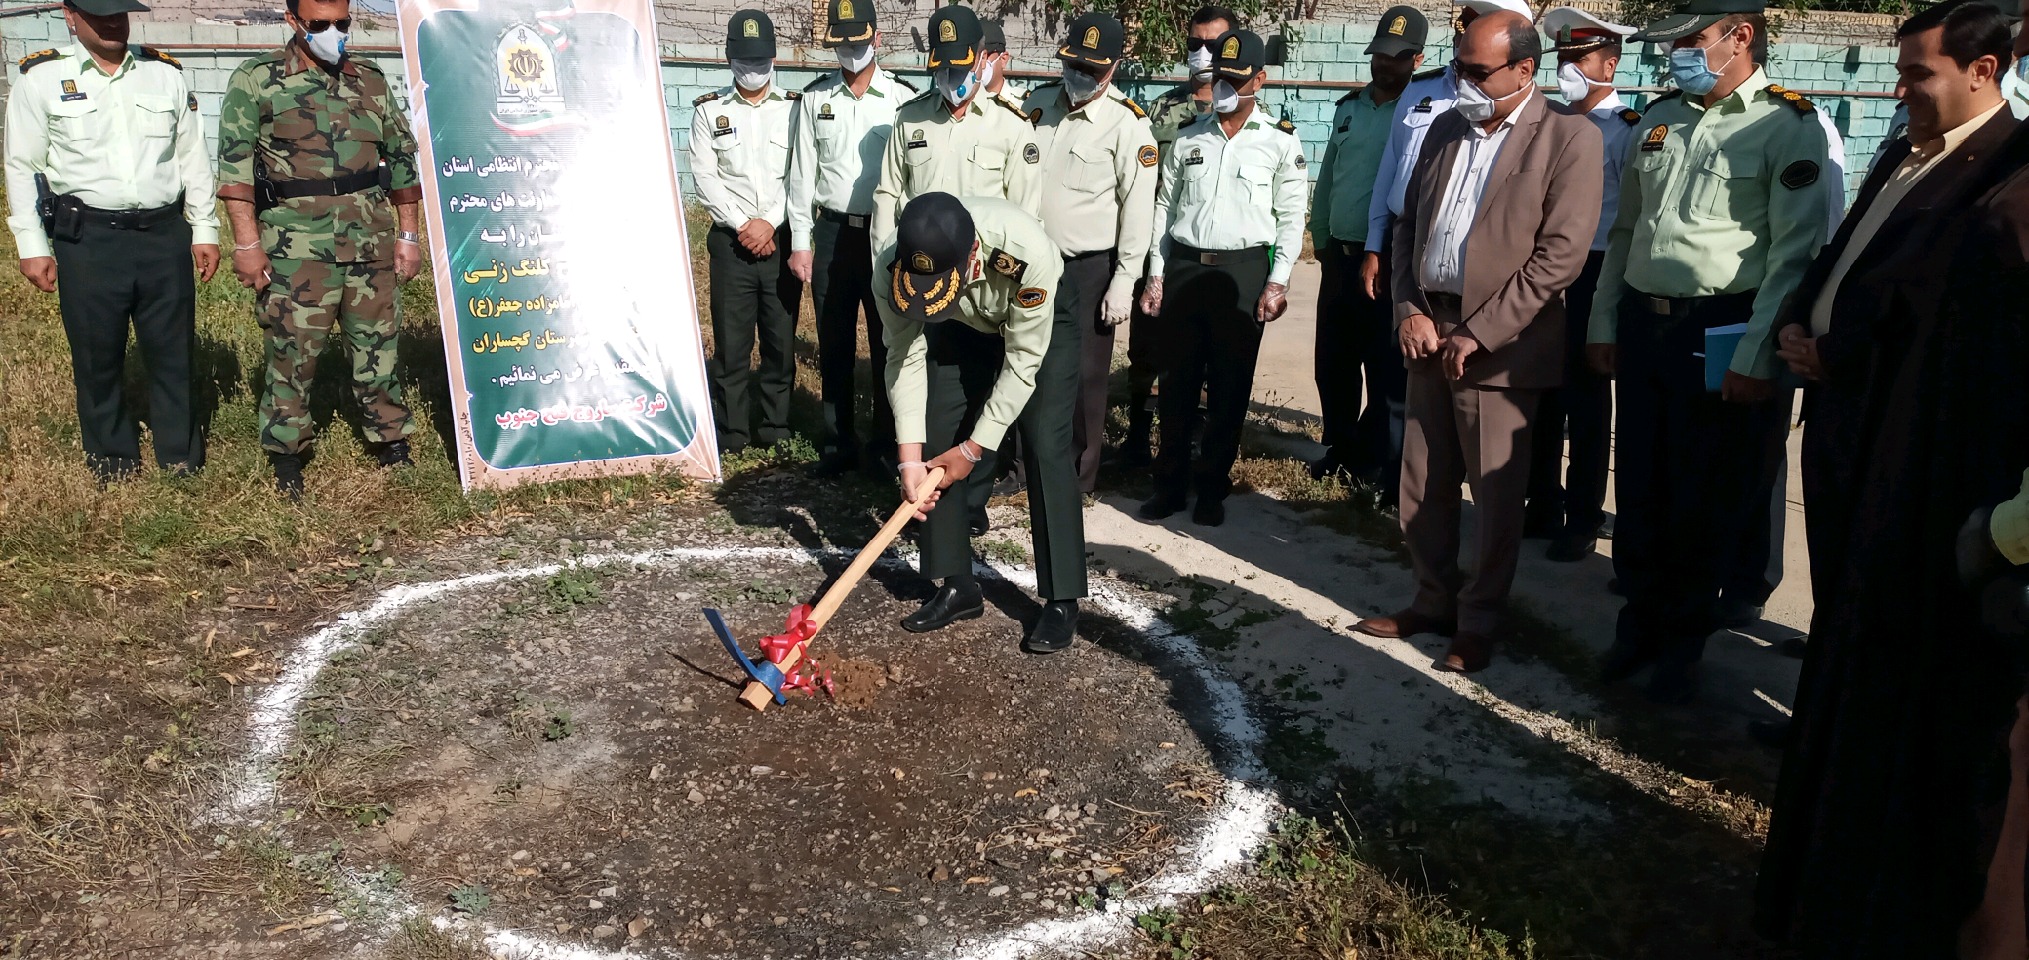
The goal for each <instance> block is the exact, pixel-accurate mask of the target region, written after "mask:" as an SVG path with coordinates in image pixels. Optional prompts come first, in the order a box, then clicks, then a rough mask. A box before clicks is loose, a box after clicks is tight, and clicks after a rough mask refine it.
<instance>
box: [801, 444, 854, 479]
mask: <svg viewBox="0 0 2029 960" xmlns="http://www.w3.org/2000/svg"><path fill="white" fill-rule="evenodd" d="M859 465H860V458H859V454H857V453H854V452H853V451H852V450H850V449H846V450H826V451H825V452H824V454H823V455H822V456H819V457H818V458H817V463H816V464H815V465H814V466H812V467H811V468H810V475H811V476H813V477H816V478H817V479H819V480H834V479H837V478H839V477H842V476H845V475H846V474H847V473H850V472H852V471H853V470H855V469H857V468H858V467H859Z"/></svg>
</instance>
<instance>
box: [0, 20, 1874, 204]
mask: <svg viewBox="0 0 2029 960" xmlns="http://www.w3.org/2000/svg"><path fill="white" fill-rule="evenodd" d="M6 6H10V5H9V4H0V10H4V9H5V7H6ZM11 6H19V4H11ZM1291 26H1292V30H1293V31H1294V32H1300V34H1301V35H1300V37H1297V38H1295V40H1294V42H1293V43H1292V44H1291V45H1290V48H1289V58H1290V62H1288V63H1286V64H1284V65H1283V66H1282V67H1280V68H1278V69H1277V71H1276V72H1275V77H1276V79H1277V80H1279V81H1285V82H1283V83H1281V84H1279V85H1271V87H1270V89H1269V90H1268V91H1267V92H1266V93H1264V94H1263V95H1262V98H1261V101H1260V102H1261V104H1262V106H1263V107H1264V108H1265V109H1267V110H1268V111H1269V112H1270V113H1272V114H1274V115H1276V116H1279V117H1287V118H1288V119H1290V120H1292V121H1295V123H1296V124H1297V127H1298V130H1299V134H1300V135H1301V136H1302V137H1303V138H1304V149H1305V152H1306V153H1307V154H1309V156H1310V158H1311V160H1312V161H1313V163H1312V164H1311V169H1313V170H1314V169H1316V164H1315V162H1314V161H1316V160H1317V159H1318V158H1319V157H1320V155H1321V154H1322V152H1323V149H1324V139H1323V138H1324V133H1325V129H1326V127H1327V125H1328V124H1329V122H1330V119H1331V115H1332V110H1333V107H1334V105H1335V104H1336V103H1337V101H1338V99H1339V98H1340V97H1342V96H1344V95H1345V93H1346V89H1347V88H1345V87H1331V86H1309V85H1305V84H1308V83H1336V84H1350V83H1356V82H1364V81H1365V80H1366V79H1367V57H1366V55H1365V54H1364V53H1362V52H1361V51H1363V50H1364V49H1365V48H1366V42H1367V39H1368V38H1369V36H1370V35H1371V33H1372V28H1371V27H1370V26H1364V25H1337V24H1321V23H1304V24H1300V25H1297V24H1292V25H1291ZM284 35H285V34H284V28H282V27H280V26H245V27H240V26H217V25H205V24H165V23H141V24H136V30H135V37H134V39H135V41H136V42H139V43H154V44H162V45H165V46H168V47H170V48H171V49H172V51H173V52H174V54H175V55H176V56H177V57H178V58H179V59H181V60H182V61H183V63H184V65H185V67H186V69H187V70H188V71H189V74H190V77H191V81H192V85H193V86H194V87H195V88H196V90H197V96H198V107H199V109H200V111H201V112H202V113H203V114H204V116H205V118H206V120H207V123H206V128H207V136H214V135H215V130H216V123H217V117H218V108H219V101H220V100H221V99H222V98H223V96H224V93H225V84H226V80H227V79H228V78H229V77H230V76H231V74H232V70H233V68H234V67H235V66H237V65H238V64H239V63H240V61H242V60H244V59H246V58H247V57H248V56H250V55H252V52H253V50H252V49H248V48H258V47H260V46H265V45H268V44H274V43H279V42H280V40H281V38H282V37H283V36H284ZM68 42H69V40H68V37H67V35H66V33H65V29H64V26H63V19H62V17H61V16H59V15H57V14H55V13H35V14H28V15H20V16H11V17H7V18H5V19H0V56H4V57H5V58H6V60H7V61H9V62H11V61H13V60H15V59H18V58H20V57H22V56H25V55H27V54H28V53H31V52H33V51H36V50H40V49H43V48H45V47H52V46H61V45H64V44H66V43H68ZM396 42H397V40H396V37H395V36H394V35H393V34H392V33H391V32H386V31H362V32H361V33H359V34H356V35H355V36H354V38H353V43H354V45H355V47H363V48H372V47H383V46H384V47H392V46H394V45H395V44H396ZM232 48H238V49H232ZM1636 49H1644V48H1636ZM663 52H664V55H665V56H667V57H672V58H678V59H672V60H666V61H665V62H664V64H663V68H662V81H663V88H664V95H665V98H666V99H667V101H668V103H669V125H670V130H671V133H672V137H673V140H674V142H675V146H676V151H677V164H678V168H679V169H682V168H683V167H684V166H685V164H684V147H685V141H686V140H687V139H689V130H690V110H691V101H692V100H694V99H696V98H697V97H698V96H699V95H701V94H704V93H708V92H710V91H713V90H717V89H719V88H721V87H724V86H726V85H727V84H729V83H730V82H731V81H730V79H729V78H728V76H727V73H726V69H725V67H724V65H723V64H722V63H721V62H719V60H718V58H719V53H718V52H717V50H715V49H714V48H711V47H696V46H687V45H686V46H672V47H666V48H665V50H664V51H663ZM365 55H366V56H370V57H372V58H373V59H375V60H377V61H379V62H381V63H382V65H383V68H384V69H385V70H386V71H387V73H388V75H389V76H390V77H392V78H394V80H395V81H396V87H397V89H398V90H401V89H402V88H403V83H402V70H401V64H400V63H399V57H398V56H397V55H395V54H393V53H391V52H369V53H366V54H365ZM822 55H823V54H822V51H813V52H812V56H813V57H821V56H822ZM1450 57H1451V51H1450V48H1449V47H1448V46H1443V45H1433V46H1432V47H1431V48H1429V49H1428V50H1427V51H1426V53H1425V62H1426V63H1427V64H1430V65H1432V66H1435V65H1439V64H1443V63H1445V62H1446V61H1448V60H1449V59H1450ZM1894 59H1895V51H1894V50H1893V49H1892V48H1889V47H1858V46H1852V47H1833V46H1819V45H1813V44H1777V45H1776V46H1775V47H1774V48H1773V50H1772V51H1771V55H1770V61H1769V64H1768V74H1769V77H1770V78H1771V79H1772V80H1774V81H1775V82H1777V83H1781V84H1784V85H1786V86H1789V87H1793V88H1795V89H1799V90H1812V91H1831V90H1837V91H1849V92H1850V93H1848V94H1847V95H1839V94H1829V95H1828V94H1822V93H1814V94H1813V95H1812V99H1813V100H1814V101H1815V102H1816V103H1817V104H1818V106H1819V108H1820V109H1822V110H1824V111H1826V113H1827V114H1828V115H1829V116H1830V117H1831V118H1832V119H1833V121H1834V123H1835V125H1836V126H1837V127H1838V129H1839V131H1840V132H1841V134H1842V135H1843V136H1844V137H1845V141H1846V157H1847V164H1846V182H1847V190H1848V192H1849V193H1850V192H1851V191H1853V190H1856V189H1857V188H1858V186H1859V183H1860V178H1861V176H1862V175H1863V174H1864V172H1865V170H1866V162H1867V159H1868V158H1869V157H1871V156H1873V154H1874V150H1875V148H1876V147H1877V146H1879V144H1880V141H1881V138H1882V137H1883V136H1884V135H1885V134H1886V133H1887V130H1888V120H1889V117H1890V115H1892V114H1893V113H1894V112H1895V101H1894V100H1893V99H1891V98H1889V97H1886V96H1882V95H1881V94H1885V93H1887V92H1888V91H1890V90H1892V89H1893V87H1894V82H1895V71H1894ZM1664 61H1665V58H1664V57H1663V56H1661V55H1657V54H1653V53H1651V54H1646V55H1635V56H1628V57H1624V58H1622V61H1621V71H1620V75H1619V78H1618V79H1619V82H1620V84H1621V86H1622V87H1623V88H1638V87H1644V86H1649V87H1653V86H1654V85H1656V84H1657V82H1658V79H1659V78H1660V77H1661V75H1662V71H1663V67H1664ZM1018 66H1031V67H1034V68H1036V69H1038V70H1053V69H1054V65H1053V64H1041V63H1039V64H1032V65H1018ZM897 69H898V70H899V72H901V73H902V74H903V75H904V76H907V77H908V78H909V79H910V81H911V82H912V83H915V84H916V85H917V86H919V87H924V88H927V87H928V83H927V81H926V80H925V78H924V76H923V73H922V71H921V70H919V69H915V68H912V67H897ZM823 72H826V71H824V70H820V69H817V68H814V67H813V68H794V67H785V68H783V70H782V72H781V82H782V83H783V84H784V85H785V86H788V87H791V88H796V89H800V88H802V87H803V86H804V85H805V84H808V83H810V82H811V81H812V80H814V79H816V78H817V77H818V76H820V75H821V74H822V73H823ZM1540 79H1541V81H1542V82H1543V83H1545V84H1554V80H1555V78H1554V76H1553V74H1552V72H1551V71H1549V70H1545V71H1543V73H1542V75H1541V77H1540ZM1024 82H1027V83H1029V84H1031V85H1033V84H1034V83H1037V82H1040V78H1032V79H1025V80H1024ZM1173 82H1174V81H1168V82H1163V81H1148V82H1131V83H1124V84H1123V85H1122V86H1123V89H1125V90H1126V91H1127V92H1128V94H1129V95H1130V96H1134V97H1137V98H1141V99H1144V100H1146V99H1150V98H1153V97H1154V96H1156V95H1159V94H1160V93H1162V92H1163V91H1164V90H1166V89H1168V88H1169V87H1170V86H1171V85H1172V83H1173ZM1292 84H1294V85H1292ZM1861 93H1872V94H1875V95H1874V96H1858V95H1853V94H1861ZM1648 96H1649V95H1645V94H1639V93H1636V94H1631V95H1628V99H1629V100H1630V102H1631V103H1633V105H1635V106H1636V107H1640V106H1642V105H1643V104H1644V103H1646V102H1647V99H1648ZM686 186H687V185H686Z"/></svg>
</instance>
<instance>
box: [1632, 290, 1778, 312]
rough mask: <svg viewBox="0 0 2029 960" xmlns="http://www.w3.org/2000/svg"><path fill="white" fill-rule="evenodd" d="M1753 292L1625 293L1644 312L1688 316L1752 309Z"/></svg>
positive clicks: (1637, 291)
mask: <svg viewBox="0 0 2029 960" xmlns="http://www.w3.org/2000/svg"><path fill="white" fill-rule="evenodd" d="M1755 292H1756V291H1753V290H1748V291H1745V292H1742V293H1721V294H1715V295H1713V296H1709V297H1658V296H1656V295H1655V294H1652V293H1643V292H1641V291H1640V290H1629V291H1628V292H1627V295H1628V298H1629V299H1630V300H1632V301H1634V305H1635V306H1636V307H1638V308H1640V309H1641V310H1642V311H1644V312H1647V313H1652V314H1655V315H1656V316H1658V317H1688V316H1690V315H1691V314H1692V313H1694V312H1703V311H1707V310H1742V309H1744V310H1753V309H1754V294H1755Z"/></svg>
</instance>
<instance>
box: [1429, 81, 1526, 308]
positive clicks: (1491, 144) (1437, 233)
mask: <svg viewBox="0 0 2029 960" xmlns="http://www.w3.org/2000/svg"><path fill="white" fill-rule="evenodd" d="M1523 89H1525V90H1528V91H1529V92H1528V94H1527V95H1525V96H1523V97H1522V102H1521V103H1519V104H1516V105H1515V109H1514V110H1512V111H1510V112H1509V113H1508V115H1507V116H1505V117H1502V118H1501V120H1500V122H1499V123H1497V124H1495V125H1494V130H1493V132H1492V133H1488V132H1487V131H1486V129H1485V128H1483V127H1481V126H1480V125H1479V124H1477V123H1474V124H1468V125H1467V128H1466V135H1465V139H1464V140H1463V141H1461V142H1460V143H1459V145H1458V153H1457V155H1455V156H1454V157H1452V161H1451V176H1450V177H1449V178H1447V179H1446V180H1445V182H1444V196H1443V197H1441V198H1439V199H1438V202H1437V216H1436V217H1435V218H1434V219H1432V220H1431V221H1430V239H1429V241H1428V242H1426V243H1425V244H1424V247H1423V262H1422V263H1420V264H1418V266H1417V270H1416V283H1417V285H1418V286H1420V287H1422V288H1423V289H1424V290H1425V291H1428V292H1431V293H1449V294H1452V295H1453V296H1464V295H1465V242H1466V238H1467V237H1469V236H1471V235H1472V225H1473V221H1475V220H1478V219H1479V203H1480V198H1481V197H1483V196H1485V195H1486V192H1487V177H1488V176H1490V175H1492V174H1493V172H1494V161H1495V160H1496V159H1498V158H1499V157H1500V155H1501V145H1502V144H1504V143H1507V142H1508V131H1510V130H1513V129H1514V128H1515V118H1516V117H1517V116H1520V115H1521V113H1522V108H1523V107H1526V106H1528V104H1529V101H1530V100H1532V99H1534V98H1535V96H1536V93H1535V90H1534V89H1533V87H1524V88H1523Z"/></svg>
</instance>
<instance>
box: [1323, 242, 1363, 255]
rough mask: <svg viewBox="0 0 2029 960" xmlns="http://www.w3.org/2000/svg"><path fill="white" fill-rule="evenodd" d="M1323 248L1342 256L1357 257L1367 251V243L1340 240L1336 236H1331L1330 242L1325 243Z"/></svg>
mask: <svg viewBox="0 0 2029 960" xmlns="http://www.w3.org/2000/svg"><path fill="white" fill-rule="evenodd" d="M1325 249H1327V250H1330V251H1332V252H1333V253H1336V254H1338V255H1339V256H1342V257H1357V256H1361V255H1363V254H1365V253H1366V252H1367V245H1366V244H1364V243H1358V242H1355V241H1352V240H1340V239H1338V238H1337V237H1333V238H1332V241H1331V243H1330V244H1329V245H1327V246H1326V247H1325Z"/></svg>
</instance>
